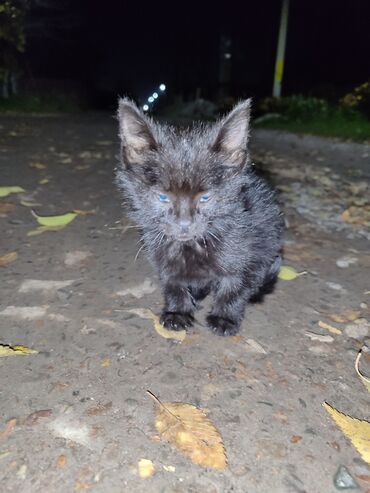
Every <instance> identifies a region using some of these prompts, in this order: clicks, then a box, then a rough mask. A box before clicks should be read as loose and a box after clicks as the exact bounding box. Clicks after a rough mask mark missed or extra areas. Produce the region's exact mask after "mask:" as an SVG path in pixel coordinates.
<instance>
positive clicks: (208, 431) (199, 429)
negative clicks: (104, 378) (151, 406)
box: [147, 390, 227, 469]
mask: <svg viewBox="0 0 370 493" xmlns="http://www.w3.org/2000/svg"><path fill="white" fill-rule="evenodd" d="M147 392H148V394H149V395H150V396H151V397H152V398H153V399H154V400H155V402H156V404H157V407H156V419H155V427H156V429H157V431H158V432H159V433H160V434H161V436H162V437H163V438H164V439H165V440H167V441H168V442H169V443H171V444H172V445H174V446H175V447H176V448H177V449H178V450H180V452H182V453H183V454H184V455H185V456H187V457H189V458H190V459H191V460H192V461H193V462H194V464H199V465H201V466H204V467H212V468H214V469H225V467H226V464H227V459H226V453H225V448H224V445H223V443H222V438H221V435H220V433H219V431H218V430H217V429H216V427H215V426H214V425H213V423H212V422H211V421H210V420H209V419H208V418H207V416H206V414H205V412H204V410H202V409H199V408H197V407H195V406H193V405H191V404H184V403H182V402H163V403H162V402H161V401H160V400H159V399H158V398H157V397H156V396H155V395H154V394H152V393H151V392H150V391H149V390H148V391H147Z"/></svg>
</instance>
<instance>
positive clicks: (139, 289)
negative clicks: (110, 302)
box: [116, 277, 157, 298]
mask: <svg viewBox="0 0 370 493" xmlns="http://www.w3.org/2000/svg"><path fill="white" fill-rule="evenodd" d="M156 289H157V286H156V285H155V284H154V282H153V281H152V280H151V279H149V278H148V277H147V278H146V279H145V280H144V282H142V283H141V284H138V285H136V286H132V287H130V288H126V289H122V290H121V291H117V293H116V294H117V295H118V296H128V295H131V296H134V297H135V298H142V297H143V296H144V295H146V294H151V293H154V291H155V290H156Z"/></svg>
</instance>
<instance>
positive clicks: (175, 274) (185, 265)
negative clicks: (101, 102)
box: [156, 242, 220, 284]
mask: <svg viewBox="0 0 370 493" xmlns="http://www.w3.org/2000/svg"><path fill="white" fill-rule="evenodd" d="M216 260H217V259H216V256H215V252H214V250H213V248H211V247H210V245H208V244H207V243H206V244H204V245H202V244H199V243H195V242H191V243H189V244H183V245H181V244H176V243H174V244H172V245H168V246H167V247H165V248H164V249H163V250H162V251H159V252H158V256H157V259H156V261H157V265H158V263H159V265H160V270H161V271H164V272H165V273H166V274H167V275H168V276H169V277H171V278H172V279H174V280H175V279H176V280H178V281H181V282H182V283H185V284H186V283H188V284H192V283H193V282H195V281H198V280H200V279H202V280H206V279H207V280H212V279H214V278H216V277H217V276H218V275H219V274H220V268H219V266H218V263H217V261H216Z"/></svg>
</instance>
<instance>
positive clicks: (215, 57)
mask: <svg viewBox="0 0 370 493" xmlns="http://www.w3.org/2000/svg"><path fill="white" fill-rule="evenodd" d="M32 5H33V6H32V8H31V9H30V10H29V12H28V14H27V23H26V26H27V28H26V39H27V44H26V52H25V54H24V58H25V60H26V64H25V74H24V78H25V80H26V81H27V79H28V80H32V79H52V80H54V81H64V85H65V86H68V84H71V83H73V84H75V85H76V87H77V86H78V87H79V89H80V90H82V91H83V92H84V93H85V95H86V96H87V97H88V99H89V101H90V102H91V103H93V104H95V105H96V106H106V105H108V106H109V105H110V104H112V103H113V102H115V101H116V95H117V94H118V93H119V94H130V95H131V96H133V97H135V98H139V99H140V98H144V97H145V96H146V95H147V94H148V93H150V91H152V90H153V88H154V87H156V86H157V84H158V83H160V82H165V83H166V84H167V86H168V88H169V89H170V93H172V94H174V93H182V94H183V95H184V96H185V97H186V96H190V95H191V94H192V93H194V92H195V90H196V88H197V87H200V88H201V91H202V92H201V93H202V95H203V96H205V97H210V98H211V97H212V96H214V95H215V94H216V92H217V84H218V63H219V45H220V37H221V36H222V35H226V36H228V37H229V38H230V39H231V41H232V48H231V52H232V69H231V70H232V73H231V84H230V92H231V94H233V95H237V96H244V95H250V94H252V95H257V96H258V95H269V94H270V92H271V86H272V79H273V70H274V62H275V60H274V59H275V54H276V43H277V35H278V28H279V17H280V8H281V4H280V2H279V1H276V0H273V1H271V0H260V1H259V2H256V1H253V2H252V1H245V2H242V3H241V2H235V1H228V2H219V3H218V4H216V3H214V2H199V1H198V2H194V1H187V2H180V3H174V2H168V3H166V2H154V1H153V2H150V3H149V2H137V1H135V2H133V1H131V2H128V1H114V0H105V2H101V1H91V0H81V1H78V2H76V1H72V0H70V1H66V0H60V1H51V0H48V1H38V2H35V4H32ZM369 18H370V3H369V2H368V1H366V0H364V1H360V0H355V1H352V2H348V1H342V2H340V1H335V0H325V1H323V0H301V1H297V0H293V1H292V2H291V5H290V16H289V27H288V37H287V50H286V64H285V74H284V93H285V94H289V93H291V92H304V93H314V94H318V95H321V93H325V95H326V96H329V97H330V95H331V94H333V95H335V96H337V95H338V94H340V93H343V92H344V91H346V90H347V89H349V88H350V87H352V86H353V85H354V84H356V83H361V82H363V81H364V80H366V78H367V77H368V76H369V73H370V67H369V62H370V58H369V47H370V30H369ZM73 84H72V85H73Z"/></svg>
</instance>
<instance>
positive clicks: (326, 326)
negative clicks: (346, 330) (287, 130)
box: [318, 320, 342, 334]
mask: <svg viewBox="0 0 370 493" xmlns="http://www.w3.org/2000/svg"><path fill="white" fill-rule="evenodd" d="M318 325H319V327H321V328H322V329H326V330H328V331H329V332H331V333H332V334H341V333H342V331H341V330H340V329H337V328H336V327H333V326H332V325H329V324H327V323H326V322H323V321H322V320H319V321H318Z"/></svg>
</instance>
